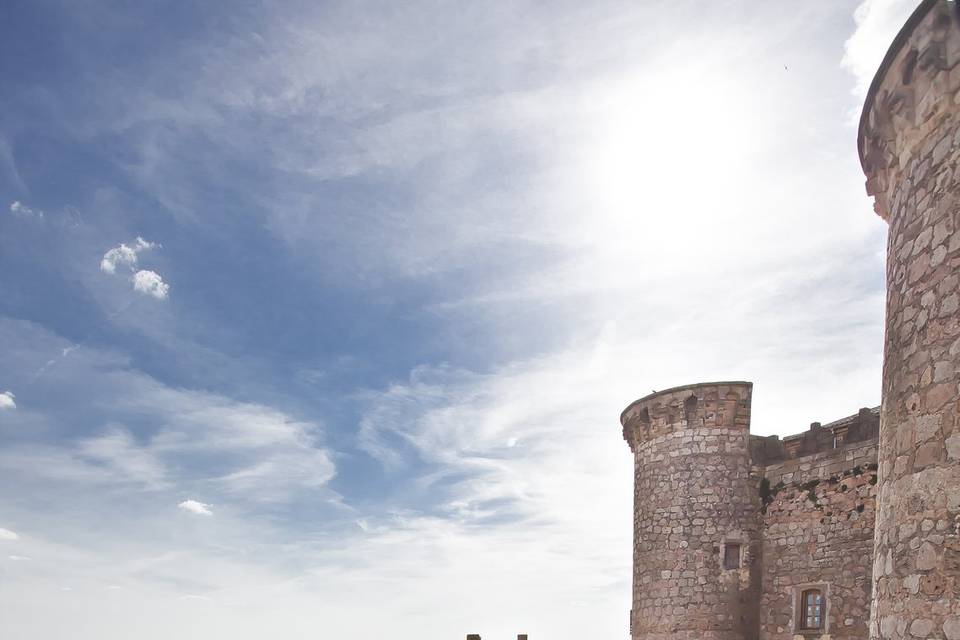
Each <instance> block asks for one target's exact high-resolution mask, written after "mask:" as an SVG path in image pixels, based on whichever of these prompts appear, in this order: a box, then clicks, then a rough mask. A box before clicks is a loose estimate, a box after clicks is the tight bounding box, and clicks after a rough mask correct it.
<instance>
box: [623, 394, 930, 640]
mask: <svg viewBox="0 0 960 640" xmlns="http://www.w3.org/2000/svg"><path fill="white" fill-rule="evenodd" d="M750 399H751V386H750V384H749V383H714V384H704V385H692V386H688V387H682V388H679V389H670V390H667V391H664V392H660V393H658V394H654V395H653V396H648V397H647V398H644V399H642V400H640V401H638V402H636V403H634V404H632V405H631V406H630V407H628V408H627V410H625V411H624V413H623V416H622V417H621V421H622V423H623V430H624V437H625V438H626V440H627V442H628V443H629V444H630V448H631V450H632V451H633V453H634V462H635V487H634V490H635V513H634V518H635V519H634V529H635V540H634V576H633V587H634V598H633V611H632V613H631V629H632V634H633V637H634V638H635V639H637V640H639V639H641V638H642V639H643V640H694V639H697V640H700V639H701V638H703V639H708V640H756V639H759V638H762V639H764V640H789V639H790V638H793V637H794V636H795V635H799V636H801V637H804V638H805V639H806V640H809V639H810V634H809V632H806V631H804V632H803V633H801V632H800V630H799V629H798V624H797V623H798V618H797V616H796V615H795V614H794V609H795V607H796V602H797V599H798V598H799V597H800V594H801V593H802V591H803V590H804V588H805V587H804V585H806V586H807V587H810V586H811V585H814V586H817V587H820V588H822V589H823V590H824V591H825V592H826V593H825V595H826V596H827V601H828V605H827V611H826V613H827V615H826V621H827V624H826V625H825V627H826V628H825V629H823V633H821V634H817V635H816V636H815V637H816V638H818V639H819V640H826V639H828V638H835V639H838V640H839V639H850V640H853V639H857V640H862V639H863V638H865V637H866V635H867V618H868V615H869V598H870V595H869V588H870V580H871V563H872V558H873V554H872V552H873V525H874V521H875V518H876V514H875V504H876V483H877V464H876V462H877V434H878V429H879V411H878V410H870V409H863V410H861V411H860V413H858V414H857V415H854V416H850V417H849V418H844V419H843V420H839V421H837V422H834V423H831V424H828V425H825V426H820V425H819V424H817V425H815V426H814V427H812V428H811V429H810V430H809V431H806V432H804V433H803V434H798V435H796V436H790V437H788V438H785V439H784V440H783V441H781V440H779V439H770V438H761V437H758V436H751V435H750V434H749V427H750ZM911 450H912V449H911ZM731 544H738V545H739V552H738V553H737V554H734V555H733V556H732V557H733V558H735V564H736V563H738V564H739V566H737V567H736V568H731V569H727V568H725V567H724V556H725V549H726V548H727V546H728V545H731ZM891 562H892V561H891ZM917 588H918V589H919V582H918V585H917ZM834 596H836V597H834Z"/></svg>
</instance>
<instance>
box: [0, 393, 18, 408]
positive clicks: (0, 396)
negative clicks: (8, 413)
mask: <svg viewBox="0 0 960 640" xmlns="http://www.w3.org/2000/svg"><path fill="white" fill-rule="evenodd" d="M15 397H16V396H14V395H13V393H12V392H10V391H4V392H3V393H0V411H2V410H4V409H16V408H17V403H16V402H14V398H15Z"/></svg>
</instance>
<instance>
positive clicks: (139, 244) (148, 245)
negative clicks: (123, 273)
mask: <svg viewBox="0 0 960 640" xmlns="http://www.w3.org/2000/svg"><path fill="white" fill-rule="evenodd" d="M156 246H157V245H156V243H153V242H147V241H146V240H144V239H143V238H141V237H139V236H137V239H136V240H134V242H133V244H132V245H126V244H124V243H120V244H119V245H118V246H116V247H114V248H113V249H110V250H109V251H107V252H106V253H105V254H103V259H101V260H100V270H101V271H103V272H105V273H116V271H117V267H118V266H127V267H130V268H131V269H132V268H133V267H135V266H136V265H137V261H138V255H139V254H140V253H141V252H143V251H146V250H148V249H152V248H154V247H156Z"/></svg>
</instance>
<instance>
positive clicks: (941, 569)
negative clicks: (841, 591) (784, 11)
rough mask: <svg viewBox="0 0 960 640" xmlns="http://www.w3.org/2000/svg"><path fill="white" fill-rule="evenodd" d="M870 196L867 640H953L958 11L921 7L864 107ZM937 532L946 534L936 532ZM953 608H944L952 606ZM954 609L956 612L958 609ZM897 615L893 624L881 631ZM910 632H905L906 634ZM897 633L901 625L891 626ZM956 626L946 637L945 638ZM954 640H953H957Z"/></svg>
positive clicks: (959, 319) (959, 452)
mask: <svg viewBox="0 0 960 640" xmlns="http://www.w3.org/2000/svg"><path fill="white" fill-rule="evenodd" d="M859 145H860V151H861V160H862V162H863V167H864V171H865V173H866V175H867V191H868V192H869V193H870V194H871V195H873V196H875V208H876V210H877V213H879V214H880V216H881V217H883V219H884V220H886V221H887V222H888V223H889V226H890V229H889V237H888V244H887V331H886V337H885V344H884V369H883V370H884V375H883V412H882V414H881V426H880V453H879V465H880V469H881V470H883V473H881V474H880V484H879V494H878V496H879V497H878V501H877V523H876V531H875V540H874V557H875V558H888V557H889V558H891V559H892V562H891V563H890V567H889V571H887V570H886V569H887V567H886V566H885V564H886V563H884V567H883V569H884V571H883V572H882V573H880V572H877V571H874V575H873V596H872V612H873V615H874V616H876V618H877V620H879V624H877V625H871V635H870V637H871V638H874V639H875V638H878V637H883V638H888V637H889V638H903V637H904V636H905V635H906V634H907V633H909V636H910V637H940V636H939V633H940V631H941V630H942V631H943V633H944V634H945V635H946V637H947V638H948V640H957V638H956V636H958V635H960V630H957V629H956V627H955V626H954V624H955V623H954V622H953V620H955V619H956V617H957V613H958V611H957V605H956V604H955V603H958V602H960V529H958V527H957V526H956V523H955V517H956V511H957V509H958V507H960V499H958V498H957V494H958V493H960V437H958V436H960V430H958V425H960V402H958V400H960V392H958V382H960V376H958V369H960V291H958V283H960V170H958V167H960V10H958V8H957V6H956V3H952V2H947V1H946V0H924V1H923V2H921V4H920V7H919V8H918V9H917V11H916V12H915V14H914V16H913V17H911V19H910V21H909V22H908V23H907V26H906V27H905V28H904V30H903V32H901V34H900V35H899V36H898V38H897V41H896V43H895V45H894V46H893V47H891V51H890V53H889V54H888V55H887V58H886V60H885V61H884V64H883V66H882V67H881V70H880V72H879V73H878V76H877V79H876V80H875V81H874V84H873V86H872V87H871V91H870V95H869V96H868V98H867V102H866V105H865V107H864V115H863V119H862V120H861V127H860V139H859ZM941 523H942V524H941ZM945 603H946V604H945ZM951 603H953V604H951ZM893 618H896V620H897V622H896V624H893V623H890V622H887V621H888V620H891V619H893ZM901 623H902V625H903V626H902V628H901ZM891 624H893V626H891ZM948 629H949V631H948ZM950 634H953V636H954V637H951V635H950Z"/></svg>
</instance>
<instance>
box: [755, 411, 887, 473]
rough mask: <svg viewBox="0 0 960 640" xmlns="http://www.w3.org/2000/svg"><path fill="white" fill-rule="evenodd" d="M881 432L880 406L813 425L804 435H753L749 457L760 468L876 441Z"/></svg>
mask: <svg viewBox="0 0 960 640" xmlns="http://www.w3.org/2000/svg"><path fill="white" fill-rule="evenodd" d="M879 433H880V407H873V408H872V409H870V408H866V407H865V408H863V409H860V411H858V412H857V413H855V414H853V415H851V416H847V417H846V418H841V419H839V420H835V421H833V422H830V423H828V424H824V425H821V424H820V423H819V422H814V423H811V424H810V428H809V429H808V430H807V431H804V432H803V433H797V434H794V435H789V436H785V437H784V438H782V439H781V438H780V436H750V458H751V460H753V463H754V464H756V465H760V466H765V465H771V464H776V463H778V462H783V461H785V460H795V459H797V458H803V457H806V456H811V455H815V454H820V453H827V452H830V451H834V450H837V449H840V448H842V447H844V446H845V445H846V444H849V443H854V442H868V441H876V440H877V437H878V435H879Z"/></svg>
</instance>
